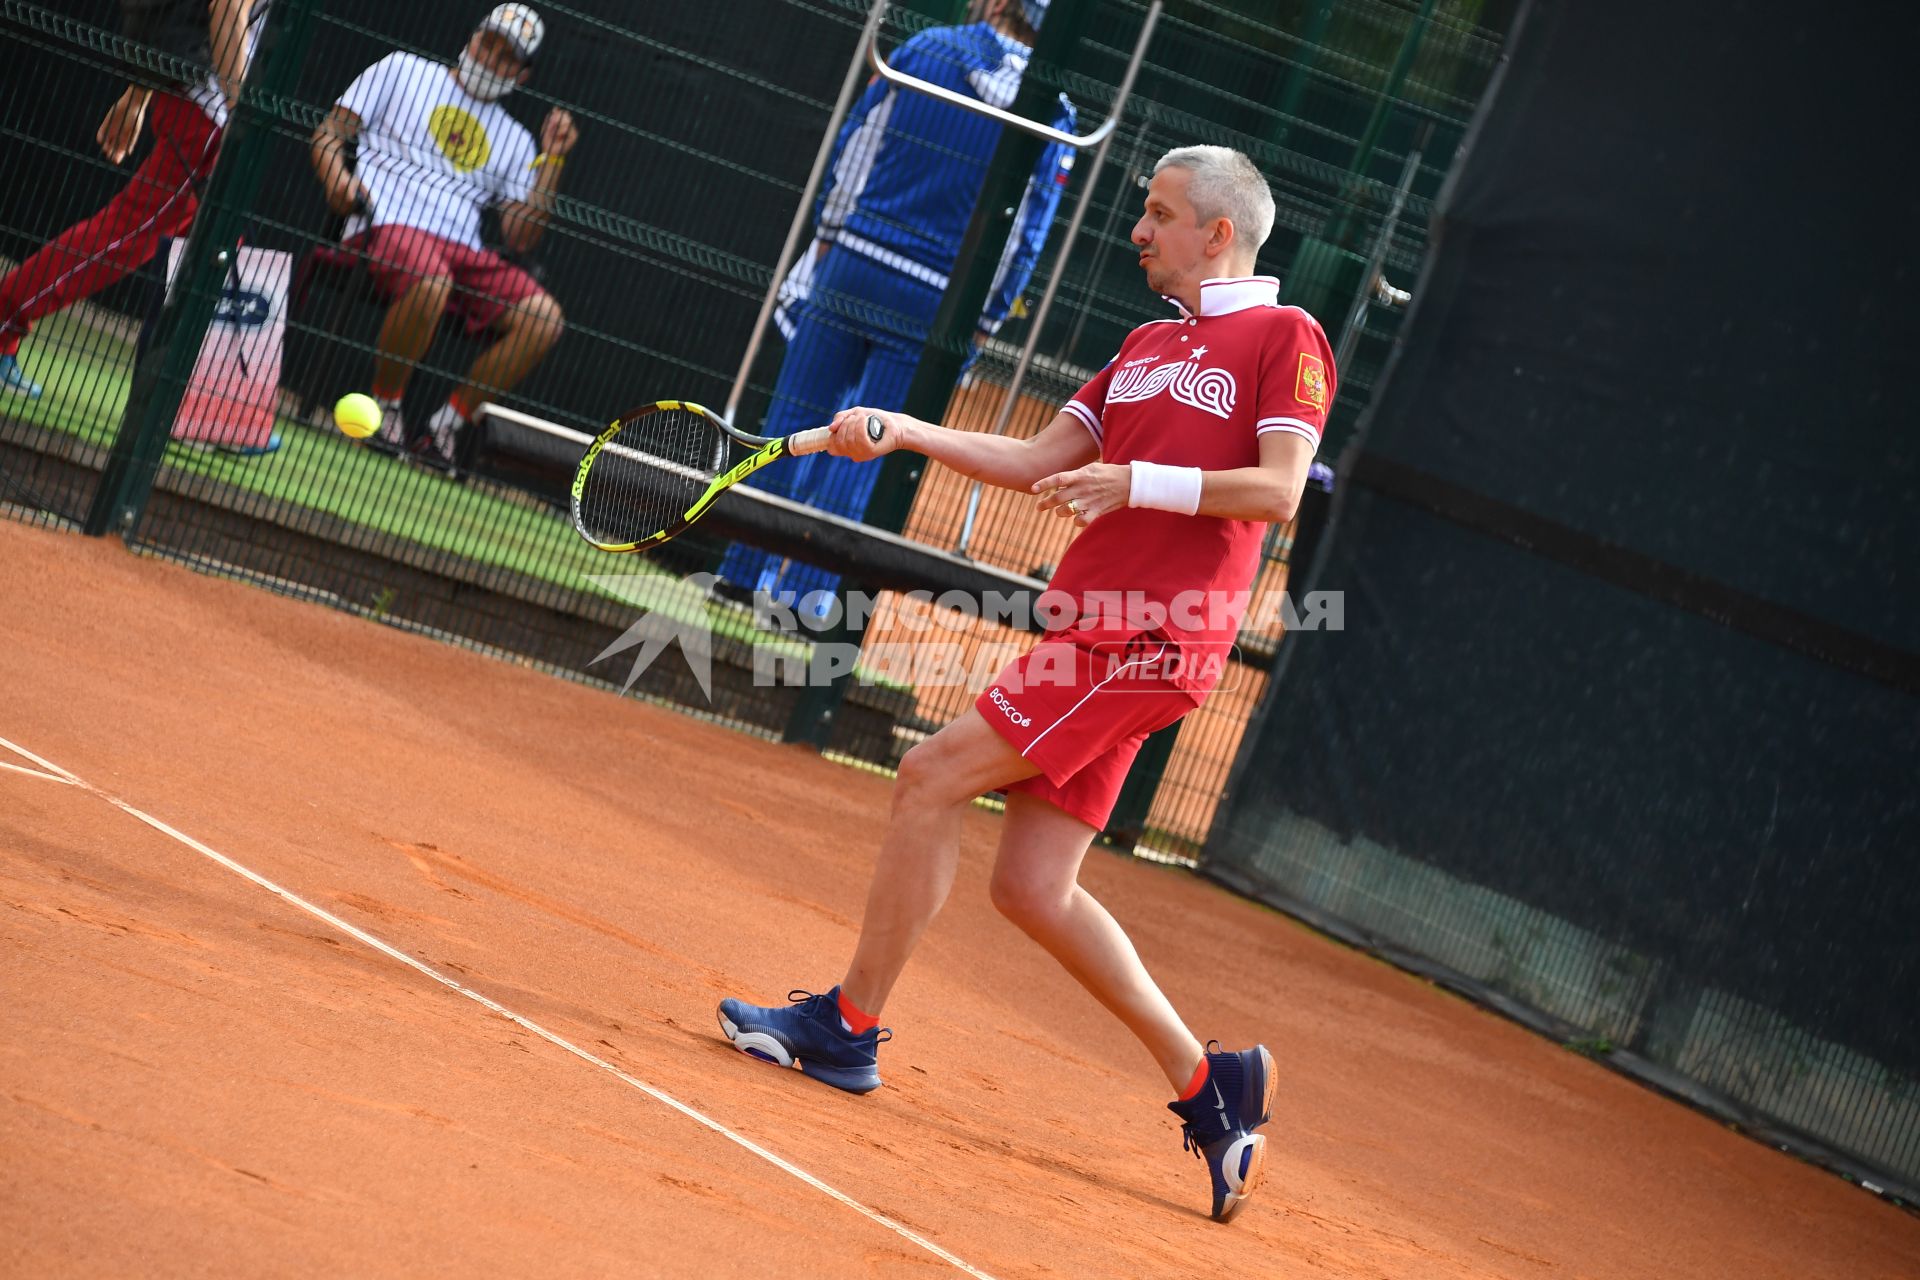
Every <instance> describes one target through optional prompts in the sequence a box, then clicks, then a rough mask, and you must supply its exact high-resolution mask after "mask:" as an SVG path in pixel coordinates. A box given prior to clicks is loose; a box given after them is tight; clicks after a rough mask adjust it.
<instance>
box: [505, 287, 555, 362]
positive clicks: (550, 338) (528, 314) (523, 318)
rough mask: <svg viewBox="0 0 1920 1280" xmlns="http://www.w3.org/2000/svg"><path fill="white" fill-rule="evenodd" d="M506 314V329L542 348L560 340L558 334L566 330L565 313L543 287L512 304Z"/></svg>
mask: <svg viewBox="0 0 1920 1280" xmlns="http://www.w3.org/2000/svg"><path fill="white" fill-rule="evenodd" d="M507 315H508V320H507V326H508V330H509V331H510V332H513V333H516V334H518V335H519V336H520V338H521V340H522V341H525V342H530V343H532V344H534V345H535V346H536V347H539V348H541V349H542V350H544V349H546V348H548V347H551V346H552V345H553V344H554V343H556V342H558V341H560V335H561V334H563V333H565V332H566V331H567V317H566V313H565V312H563V311H562V310H561V309H560V304H559V303H558V302H556V301H555V300H554V297H553V295H552V294H550V293H548V292H546V290H544V289H543V290H541V291H540V292H539V293H536V294H534V295H533V296H532V297H529V298H526V299H523V300H522V301H520V302H518V303H516V304H514V306H513V307H512V308H510V309H509V310H508V312H507Z"/></svg>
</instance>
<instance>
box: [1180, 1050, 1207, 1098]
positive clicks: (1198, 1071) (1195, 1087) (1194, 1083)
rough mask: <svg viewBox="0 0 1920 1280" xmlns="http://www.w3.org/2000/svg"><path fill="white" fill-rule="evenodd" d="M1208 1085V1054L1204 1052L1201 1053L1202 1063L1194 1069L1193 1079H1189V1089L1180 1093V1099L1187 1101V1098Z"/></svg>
mask: <svg viewBox="0 0 1920 1280" xmlns="http://www.w3.org/2000/svg"><path fill="white" fill-rule="evenodd" d="M1206 1085H1207V1055H1206V1054H1204V1053H1203V1054H1201V1055H1200V1065H1199V1066H1197V1067H1195V1068H1194V1069H1193V1079H1191V1080H1189V1081H1187V1091H1186V1092H1185V1093H1183V1094H1181V1095H1180V1101H1182V1102H1185V1101H1186V1100H1187V1099H1189V1098H1191V1097H1193V1095H1194V1094H1196V1093H1199V1092H1200V1090H1202V1089H1204V1088H1206Z"/></svg>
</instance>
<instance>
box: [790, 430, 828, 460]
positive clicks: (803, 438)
mask: <svg viewBox="0 0 1920 1280" xmlns="http://www.w3.org/2000/svg"><path fill="white" fill-rule="evenodd" d="M831 439H833V432H832V431H831V430H830V429H829V428H827V427H810V428H808V429H807V430H805V431H796V432H794V433H793V434H792V435H790V436H788V437H787V452H788V453H789V454H792V455H793V456H794V457H796V458H797V457H799V456H800V455H801V454H805V453H824V452H826V448H827V441H829V440H831Z"/></svg>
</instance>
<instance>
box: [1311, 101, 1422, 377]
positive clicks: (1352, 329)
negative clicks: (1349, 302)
mask: <svg viewBox="0 0 1920 1280" xmlns="http://www.w3.org/2000/svg"><path fill="white" fill-rule="evenodd" d="M1427 129H1428V131H1431V129H1432V125H1431V124H1429V125H1428V126H1427ZM1426 143H1427V139H1426V135H1425V134H1424V133H1423V135H1422V136H1421V139H1420V141H1419V142H1417V143H1415V144H1414V148H1413V150H1411V151H1409V152H1408V153H1407V163H1406V165H1405V166H1404V167H1403V168H1402V169H1401V170H1400V185H1399V186H1398V187H1397V188H1396V189H1395V190H1394V193H1393V207H1392V208H1391V209H1390V210H1389V211H1388V212H1387V220H1386V222H1385V223H1384V224H1383V225H1382V226H1381V228H1380V234H1379V235H1378V236H1377V237H1375V239H1374V242H1373V254H1372V256H1371V257H1369V258H1368V259H1367V269H1366V271H1364V272H1363V273H1361V276H1360V287H1359V288H1358V289H1357V290H1355V291H1354V295H1353V306H1352V307H1350V308H1348V310H1347V323H1346V327H1345V328H1344V329H1342V330H1341V331H1340V349H1339V350H1338V351H1337V352H1335V353H1334V357H1333V367H1334V370H1335V371H1336V372H1338V371H1340V370H1343V369H1345V368H1346V367H1347V357H1348V356H1350V355H1352V354H1353V349H1354V347H1356V346H1357V345H1359V342H1360V326H1361V324H1362V322H1364V321H1365V319H1366V315H1367V295H1368V294H1370V293H1372V292H1373V288H1374V281H1376V280H1378V279H1379V278H1380V269H1381V267H1383V266H1385V265H1386V261H1387V250H1388V249H1389V248H1391V247H1392V245H1393V233H1394V231H1395V230H1396V229H1398V227H1399V225H1400V213H1401V211H1402V210H1403V209H1405V208H1406V207H1407V193H1408V192H1410V191H1411V190H1413V179H1414V176H1415V175H1416V174H1418V173H1419V172H1420V153H1421V151H1422V149H1423V148H1424V147H1425V146H1426Z"/></svg>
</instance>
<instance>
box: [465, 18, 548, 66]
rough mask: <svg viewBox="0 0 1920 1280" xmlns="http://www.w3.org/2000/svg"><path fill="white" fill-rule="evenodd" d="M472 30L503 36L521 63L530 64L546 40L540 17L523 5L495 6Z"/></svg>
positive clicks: (545, 26) (544, 25)
mask: <svg viewBox="0 0 1920 1280" xmlns="http://www.w3.org/2000/svg"><path fill="white" fill-rule="evenodd" d="M474 29H475V30H476V31H492V32H495V33H497V34H499V35H502V36H505V37H506V40H507V43H508V44H510V45H512V46H513V51H514V52H515V53H517V54H519V55H520V60H521V61H522V62H532V61H533V55H534V54H536V53H538V52H539V51H540V42H541V41H543V40H545V39H546V38H547V24H546V23H544V22H542V21H540V15H539V14H537V13H535V12H534V11H533V9H532V8H531V7H530V6H528V5H524V4H503V5H496V6H495V7H494V10H493V12H492V13H490V14H488V15H487V16H486V17H485V18H483V19H482V20H481V22H480V25H479V26H478V27H476V28H474Z"/></svg>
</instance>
